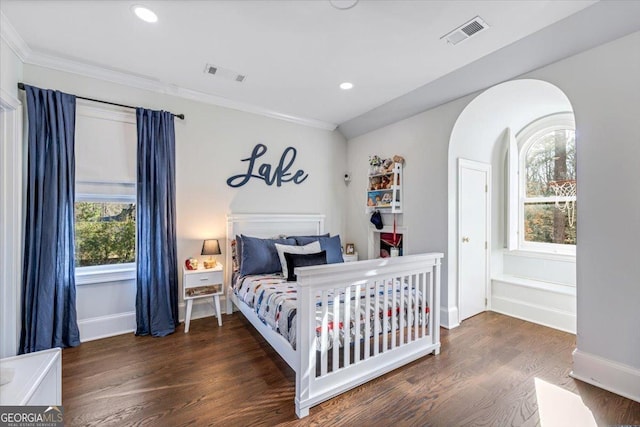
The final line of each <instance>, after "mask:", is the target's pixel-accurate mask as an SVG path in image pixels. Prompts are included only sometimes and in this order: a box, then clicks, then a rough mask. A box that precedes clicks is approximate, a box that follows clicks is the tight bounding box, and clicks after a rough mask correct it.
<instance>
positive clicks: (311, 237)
mask: <svg viewBox="0 0 640 427" xmlns="http://www.w3.org/2000/svg"><path fill="white" fill-rule="evenodd" d="M320 237H329V233H326V234H318V235H317V236H287V239H296V244H297V245H298V246H304V245H301V244H300V242H298V239H313V240H310V241H308V242H307V243H311V242H315V241H316V240H318V239H319V238H320Z"/></svg>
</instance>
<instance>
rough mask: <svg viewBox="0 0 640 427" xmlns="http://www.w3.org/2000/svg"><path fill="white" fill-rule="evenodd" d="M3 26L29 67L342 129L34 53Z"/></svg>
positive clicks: (7, 24)
mask: <svg viewBox="0 0 640 427" xmlns="http://www.w3.org/2000/svg"><path fill="white" fill-rule="evenodd" d="M0 23H1V24H2V25H1V27H0V36H1V37H2V39H3V40H4V41H5V42H6V43H7V45H9V47H10V48H11V50H13V51H14V52H15V53H16V55H17V56H18V58H20V60H21V61H22V62H23V63H25V64H29V65H36V66H39V67H45V68H50V69H53V70H58V71H64V72H67V73H72V74H78V75H81V76H85V77H90V78H94V79H98V80H104V81H108V82H111V83H117V84H121V85H124V86H129V87H134V88H137V89H143V90H148V91H151V92H156V93H162V94H165V95H172V96H177V97H180V98H186V99H190V100H192V101H197V102H202V103H205V104H211V105H216V106H219V107H225V108H230V109H233V110H238V111H242V112H245V113H251V114H256V115H259V116H264V117H269V118H272V119H278V120H284V121H287V122H290V123H295V124H299V125H303V126H307V127H312V128H317V129H323V130H329V131H333V130H335V129H336V128H337V127H338V125H337V124H335V123H327V122H323V121H321V120H315V119H309V118H305V117H299V116H294V115H290V114H284V113H280V112H278V111H274V110H270V109H268V108H264V107H261V106H257V105H251V104H247V103H243V102H237V101H233V100H231V99H228V98H224V97H221V96H217V95H211V94H207V93H204V92H200V91H197V90H193V89H187V88H183V87H180V86H177V85H173V84H169V83H165V82H162V81H160V80H157V79H154V78H151V77H148V76H140V75H135V74H132V73H127V72H124V71H118V70H112V69H109V68H106V67H102V66H99V65H93V64H89V63H85V62H82V61H77V60H73V59H67V58H62V57H59V56H54V55H49V54H46V53H43V52H38V51H34V50H33V49H31V48H30V47H29V46H28V45H27V43H25V41H24V40H23V39H22V37H20V34H18V32H17V31H16V30H15V28H14V27H13V26H12V25H11V23H10V22H9V20H8V19H7V17H6V16H5V15H4V13H2V11H0Z"/></svg>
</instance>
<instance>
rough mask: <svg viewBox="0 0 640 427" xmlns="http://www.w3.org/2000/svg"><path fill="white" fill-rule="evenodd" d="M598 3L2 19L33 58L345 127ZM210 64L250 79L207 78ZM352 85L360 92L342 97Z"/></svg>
mask: <svg viewBox="0 0 640 427" xmlns="http://www.w3.org/2000/svg"><path fill="white" fill-rule="evenodd" d="M593 3H595V1H592V0H589V1H582V0H570V1H562V0H529V1H518V0H511V1H507V0H500V1H402V0H396V1H390V0H389V1H384V0H378V1H372V0H360V2H359V3H358V4H357V5H356V6H355V7H353V8H351V9H349V10H338V9H336V8H334V7H332V6H331V4H330V3H329V1H328V0H326V1H325V0H310V1H304V0H298V1H146V0H141V1H106V0H103V1H78V0H76V1H51V0H50V1H46V2H45V1H25V0H22V1H16V0H2V2H1V4H0V9H1V10H2V13H3V14H4V15H5V18H6V20H5V22H7V21H8V22H9V23H10V25H11V26H12V27H13V28H15V30H16V32H17V34H18V35H19V36H20V37H21V38H22V39H23V40H24V42H26V44H27V45H28V48H29V51H30V55H33V56H38V55H40V57H42V56H43V55H45V56H47V57H52V56H53V57H57V58H63V59H70V60H73V61H75V62H76V63H85V64H90V65H93V66H96V65H97V66H99V67H102V68H107V69H110V70H116V71H121V72H125V73H127V74H132V75H133V76H135V77H136V78H143V79H148V80H150V81H154V82H158V83H161V84H165V85H167V86H170V87H177V88H181V89H185V90H188V93H189V94H190V95H192V97H197V96H194V95H197V94H201V95H205V96H209V99H211V100H216V99H217V100H219V101H224V102H222V103H223V104H225V103H226V104H227V105H231V106H235V107H236V108H239V109H245V110H248V111H258V112H260V111H263V112H268V113H272V115H282V116H288V117H290V118H299V119H302V121H304V120H307V121H308V122H309V123H315V124H317V125H320V127H323V126H324V127H328V128H333V127H335V126H336V125H339V124H341V123H345V122H347V121H349V120H351V119H353V118H355V117H357V116H361V115H363V114H364V113H366V112H368V111H370V110H373V109H375V108H376V107H379V106H381V105H383V104H385V103H388V102H389V101H391V100H394V99H396V98H398V97H400V96H402V95H405V94H407V93H409V92H411V91H413V90H415V89H417V88H419V87H421V86H424V85H427V84H429V83H431V82H434V81H435V80H437V79H439V78H441V77H443V76H445V75H448V74H450V73H452V72H454V71H455V70H459V69H461V68H462V67H465V66H466V65H469V64H471V63H472V62H474V61H476V60H478V59H480V58H482V57H485V56H486V55H489V54H491V53H493V52H496V51H498V50H500V49H501V48H504V47H505V46H508V45H510V44H511V43H514V42H516V41H518V40H521V39H523V38H525V37H527V36H529V35H531V34H533V33H535V32H537V31H539V30H541V29H543V28H545V27H547V26H549V25H551V24H553V23H555V22H557V21H560V20H562V19H564V18H566V17H567V16H570V15H572V14H574V13H577V12H579V11H580V10H582V9H584V8H586V7H587V6H589V5H592V4H593ZM134 4H144V5H146V6H148V7H149V8H151V9H152V10H154V11H155V12H156V14H157V15H158V17H159V21H158V22H157V23H155V24H149V23H145V22H142V21H140V20H139V19H138V18H136V17H135V16H134V15H133V14H132V12H131V11H130V7H131V6H132V5H134ZM476 15H479V16H480V17H482V18H483V19H484V20H485V21H486V22H487V23H488V24H489V25H490V28H489V29H487V30H484V31H482V32H480V33H478V34H477V35H476V36H474V37H472V38H470V39H468V40H466V41H464V42H462V43H460V44H458V45H456V46H452V45H449V44H447V43H446V42H444V41H442V40H440V37H441V36H443V35H444V34H446V33H448V32H449V31H451V30H453V29H454V28H456V27H458V26H459V25H461V24H463V23H465V22H466V21H468V20H470V19H472V18H473V17H475V16H476ZM531 54H532V55H533V54H535V52H532V53H531ZM27 59H28V58H27ZM27 62H29V61H27ZM207 63H210V64H214V65H217V66H219V67H223V68H228V69H231V70H234V71H237V72H239V73H241V74H245V75H246V76H247V78H246V80H245V82H244V83H237V82H235V81H229V80H221V79H219V78H216V77H213V76H210V75H207V74H205V73H204V69H205V65H206V64H207ZM343 81H350V82H352V83H353V84H354V88H353V89H352V90H351V91H342V90H340V89H339V88H338V84H339V83H341V82H343ZM82 95H85V96H90V95H91V94H82ZM214 102H215V101H214Z"/></svg>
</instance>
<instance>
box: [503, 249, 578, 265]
mask: <svg viewBox="0 0 640 427" xmlns="http://www.w3.org/2000/svg"><path fill="white" fill-rule="evenodd" d="M504 254H505V255H511V256H519V257H524V258H537V259H548V260H553V261H565V262H573V263H575V262H576V256H575V255H574V254H566V253H557V252H542V251H532V250H522V249H517V250H509V249H505V250H504Z"/></svg>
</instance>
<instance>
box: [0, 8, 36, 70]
mask: <svg viewBox="0 0 640 427" xmlns="http://www.w3.org/2000/svg"><path fill="white" fill-rule="evenodd" d="M0 38H2V40H4V41H5V42H6V43H7V45H8V46H9V48H11V50H12V51H13V52H14V53H15V54H16V55H17V56H18V58H20V60H21V61H22V62H25V60H26V59H27V58H28V57H29V56H30V55H31V48H30V47H29V45H27V43H26V42H25V41H24V40H23V39H22V37H20V34H18V32H17V31H16V29H15V28H13V25H11V22H9V20H8V19H7V17H6V16H4V13H2V11H1V10H0Z"/></svg>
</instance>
